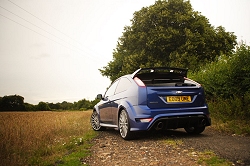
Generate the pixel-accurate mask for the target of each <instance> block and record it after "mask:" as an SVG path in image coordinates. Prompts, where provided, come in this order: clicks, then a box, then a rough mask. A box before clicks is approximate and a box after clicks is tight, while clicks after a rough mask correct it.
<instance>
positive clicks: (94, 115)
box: [90, 111, 105, 131]
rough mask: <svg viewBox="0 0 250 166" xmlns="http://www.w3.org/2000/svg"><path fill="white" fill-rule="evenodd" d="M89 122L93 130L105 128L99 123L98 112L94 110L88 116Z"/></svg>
mask: <svg viewBox="0 0 250 166" xmlns="http://www.w3.org/2000/svg"><path fill="white" fill-rule="evenodd" d="M90 123H91V126H92V128H93V130H95V131H101V130H104V129H105V128H104V127H102V126H101V125H100V120H99V116H98V113H97V112H96V111H94V112H93V113H92V115H91V117H90Z"/></svg>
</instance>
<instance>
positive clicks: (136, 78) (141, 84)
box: [134, 77, 145, 87]
mask: <svg viewBox="0 0 250 166" xmlns="http://www.w3.org/2000/svg"><path fill="white" fill-rule="evenodd" d="M134 80H135V82H136V84H137V85H138V86H140V87H145V84H144V83H143V82H142V80H140V79H139V78H138V77H135V78H134Z"/></svg>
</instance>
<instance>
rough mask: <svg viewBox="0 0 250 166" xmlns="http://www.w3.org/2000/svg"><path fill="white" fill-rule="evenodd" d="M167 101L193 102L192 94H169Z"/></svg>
mask: <svg viewBox="0 0 250 166" xmlns="http://www.w3.org/2000/svg"><path fill="white" fill-rule="evenodd" d="M167 102H177V103H178V102H191V96H168V97H167Z"/></svg>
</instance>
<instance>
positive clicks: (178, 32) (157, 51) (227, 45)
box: [99, 0, 236, 81]
mask: <svg viewBox="0 0 250 166" xmlns="http://www.w3.org/2000/svg"><path fill="white" fill-rule="evenodd" d="M235 45H236V36H235V35H234V34H233V33H231V32H226V31H225V29H224V28H223V27H222V26H219V27H217V28H215V27H213V26H211V24H210V23H209V21H208V19H207V18H206V17H205V16H202V15H201V14H200V13H199V12H197V11H194V10H193V8H192V6H191V4H190V2H189V1H185V0H168V1H160V0H159V1H156V2H155V4H154V5H152V6H149V7H144V8H142V9H141V10H140V11H137V12H135V13H134V16H133V19H132V20H131V26H125V28H124V32H123V35H122V36H121V37H120V38H119V40H118V43H117V47H116V49H114V52H113V60H111V61H110V62H109V63H108V64H107V66H104V67H103V68H102V69H99V70H100V72H101V74H102V75H103V76H107V77H109V78H110V80H111V81H114V80H115V79H116V78H118V77H119V76H122V75H124V74H128V73H131V72H133V71H135V70H136V69H138V68H142V67H160V66H171V67H182V68H188V69H190V70H192V71H195V70H198V69H199V67H200V66H202V65H203V64H205V63H207V62H211V61H213V60H215V58H216V57H217V56H219V55H220V54H221V53H223V54H225V55H227V54H230V53H231V52H232V51H233V49H234V47H235Z"/></svg>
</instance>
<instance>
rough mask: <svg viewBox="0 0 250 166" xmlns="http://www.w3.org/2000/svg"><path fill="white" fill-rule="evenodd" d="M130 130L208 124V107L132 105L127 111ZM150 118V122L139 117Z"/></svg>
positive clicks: (209, 122)
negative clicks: (167, 107) (141, 120)
mask: <svg viewBox="0 0 250 166" xmlns="http://www.w3.org/2000/svg"><path fill="white" fill-rule="evenodd" d="M128 113H129V117H130V126H131V131H141V130H151V129H177V128H184V127H189V126H196V125H203V126H210V125H211V119H210V117H209V112H208V107H207V106H206V105H205V106H203V107H195V108H169V109H150V108H148V107H147V106H133V107H132V109H131V110H130V111H128ZM142 118H152V120H151V122H140V121H139V119H142Z"/></svg>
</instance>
